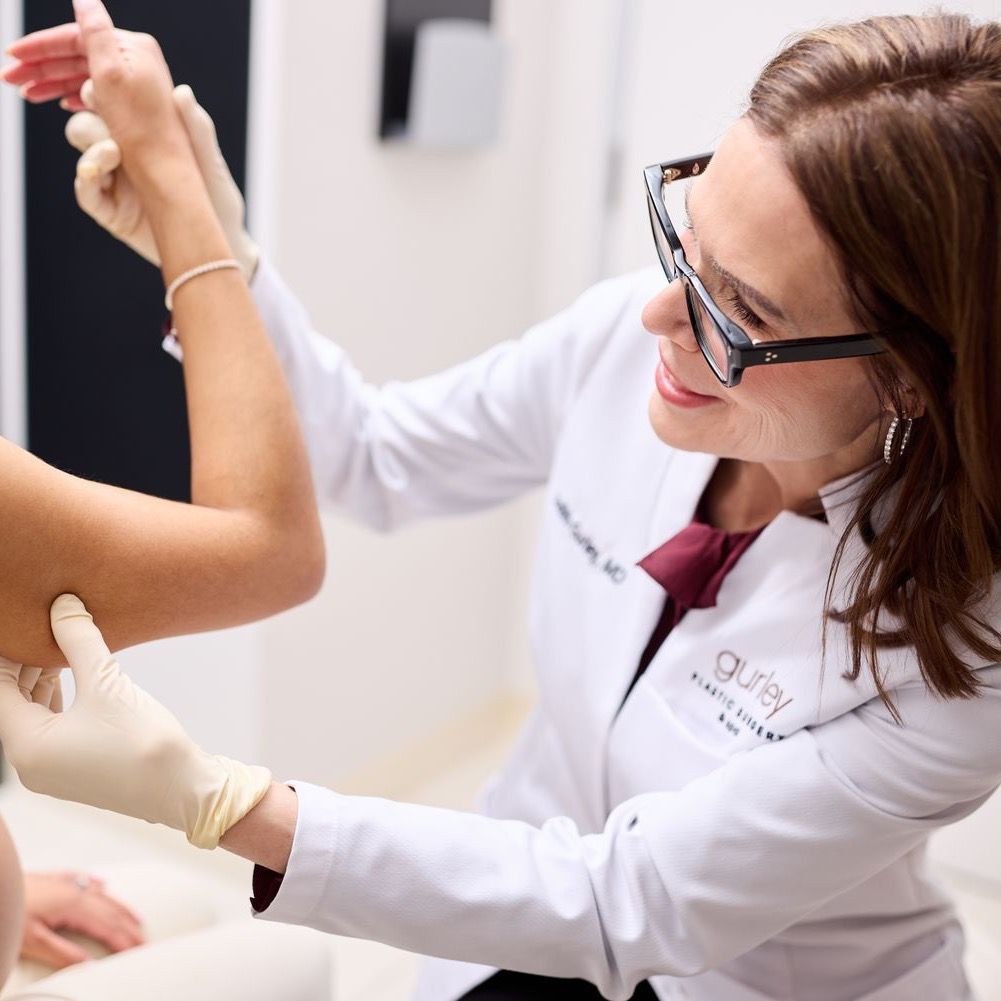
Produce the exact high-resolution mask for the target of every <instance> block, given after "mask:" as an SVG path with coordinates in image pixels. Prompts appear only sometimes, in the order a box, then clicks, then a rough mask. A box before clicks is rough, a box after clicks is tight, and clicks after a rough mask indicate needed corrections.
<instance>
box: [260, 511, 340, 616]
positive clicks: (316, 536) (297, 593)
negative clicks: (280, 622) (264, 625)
mask: <svg viewBox="0 0 1001 1001" xmlns="http://www.w3.org/2000/svg"><path fill="white" fill-rule="evenodd" d="M271 566H272V569H273V570H274V569H275V568H276V566H277V567H279V568H280V569H279V571H278V577H279V579H278V580H275V578H274V576H272V582H273V584H274V585H275V588H276V591H277V593H276V594H275V597H276V598H277V599H279V600H280V603H281V605H282V607H283V608H292V607H294V606H295V605H301V604H304V603H305V602H307V601H309V600H310V599H311V598H315V597H316V595H317V594H318V593H319V591H320V588H321V587H322V586H323V581H324V578H325V576H326V573H327V547H326V544H325V543H324V540H323V532H322V531H321V530H320V527H319V525H317V526H316V529H315V531H310V532H308V533H297V534H296V536H295V538H294V539H293V540H291V541H290V542H289V543H287V544H286V545H285V546H284V547H283V552H282V557H281V559H280V560H279V561H277V563H276V564H274V563H273V564H271ZM269 576H270V575H269Z"/></svg>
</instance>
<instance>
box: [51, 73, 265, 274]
mask: <svg viewBox="0 0 1001 1001" xmlns="http://www.w3.org/2000/svg"><path fill="white" fill-rule="evenodd" d="M90 95H91V88H90V84H89V81H88V83H86V84H84V86H83V89H82V91H81V97H82V99H83V101H84V103H85V104H88V106H89V105H90V104H91V96H90ZM174 102H175V104H176V105H177V108H178V110H179V111H180V113H181V119H182V120H183V122H184V124H185V127H186V128H187V130H188V135H189V136H190V138H191V145H192V147H193V148H194V151H195V159H196V160H197V161H198V166H199V168H200V170H201V172H202V177H203V178H204V179H205V186H206V187H207V188H208V193H209V197H210V198H211V199H212V204H213V205H214V206H215V210H216V214H217V215H218V216H219V221H220V223H221V224H222V228H223V231H224V232H225V234H226V239H227V240H228V241H229V246H230V249H231V250H232V252H233V256H234V257H235V258H236V260H238V261H239V262H240V267H241V268H242V269H243V274H244V277H245V278H246V279H247V281H248V282H249V281H250V280H251V278H253V276H254V272H255V271H256V270H257V262H258V260H259V259H260V250H259V248H258V246H257V244H256V243H254V241H253V240H252V239H251V237H250V234H249V233H248V232H247V230H246V227H245V217H246V206H245V204H244V200H243V195H242V194H241V193H240V189H239V188H238V187H237V185H236V181H234V180H233V175H232V174H231V173H230V170H229V167H228V166H227V165H226V160H225V159H224V158H223V155H222V150H221V149H220V148H219V139H218V137H217V135H216V128H215V123H214V122H213V121H212V118H211V116H210V115H209V113H208V112H207V111H206V110H205V109H204V108H203V107H202V106H201V105H200V104H199V103H198V101H197V100H196V99H195V95H194V92H193V91H192V89H191V88H190V87H189V86H188V85H187V84H184V85H182V86H180V87H177V88H175V89H174ZM66 138H67V139H68V140H69V142H70V143H71V144H72V145H73V146H74V147H75V148H76V149H78V150H80V152H81V153H82V154H83V155H82V156H81V157H80V159H79V161H78V162H77V169H76V182H75V190H76V200H77V202H78V203H79V205H80V208H82V209H83V210H84V212H86V213H87V214H88V215H89V216H90V217H91V218H92V219H94V220H95V221H96V222H97V223H98V224H99V225H100V226H103V227H104V228H105V229H106V230H108V232H109V233H111V235H112V236H114V237H117V238H118V239H119V240H121V241H122V242H123V243H124V244H126V245H127V246H129V247H131V248H132V249H133V250H134V251H135V252H136V253H137V254H139V255H141V256H142V257H145V258H146V260H147V261H149V262H150V263H151V264H155V265H157V266H159V264H160V254H159V251H158V250H157V246H156V241H155V240H154V239H153V231H152V229H151V228H150V225H149V222H148V220H147V219H146V216H145V214H144V212H143V207H142V202H141V201H140V199H139V196H138V195H137V194H136V191H135V189H134V188H133V186H132V184H131V182H130V181H129V178H128V175H127V174H126V172H125V171H124V170H123V169H122V167H121V163H122V154H121V150H120V149H119V148H118V144H117V143H116V142H115V140H114V139H112V138H111V137H110V135H109V133H108V127H107V126H106V125H105V124H104V122H103V120H102V119H101V118H100V117H99V116H98V115H96V114H95V113H94V112H93V111H78V112H77V113H76V114H75V115H73V116H72V117H71V118H70V119H69V121H68V122H67V123H66Z"/></svg>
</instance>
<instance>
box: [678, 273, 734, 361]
mask: <svg viewBox="0 0 1001 1001" xmlns="http://www.w3.org/2000/svg"><path fill="white" fill-rule="evenodd" d="M685 298H686V299H687V300H688V315H689V316H690V317H691V321H692V327H693V329H694V330H695V336H696V337H697V338H698V341H699V346H700V347H701V348H702V353H703V354H704V355H705V356H706V360H707V361H708V362H709V363H710V365H712V367H713V368H714V369H715V370H716V374H717V376H718V377H719V378H721V379H725V378H726V374H727V345H726V340H725V339H724V337H723V332H722V331H721V330H720V329H719V326H718V325H717V324H716V321H715V320H713V318H712V317H711V316H710V315H709V313H708V312H706V308H705V306H703V305H702V300H701V299H700V298H699V296H698V294H697V293H696V291H695V289H693V288H692V286H691V285H690V284H689V283H688V282H685Z"/></svg>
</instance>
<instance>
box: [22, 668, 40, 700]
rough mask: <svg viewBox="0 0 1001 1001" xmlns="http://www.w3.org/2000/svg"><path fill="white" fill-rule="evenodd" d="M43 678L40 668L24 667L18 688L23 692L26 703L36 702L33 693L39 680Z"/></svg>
mask: <svg viewBox="0 0 1001 1001" xmlns="http://www.w3.org/2000/svg"><path fill="white" fill-rule="evenodd" d="M41 676H42V669H41V668H40V667H22V668H21V672H20V674H19V675H18V678H17V687H18V688H19V689H20V690H21V694H22V695H23V696H24V700H25V702H34V701H35V700H34V698H33V693H34V690H35V685H36V684H37V682H38V679H39V678H40V677H41Z"/></svg>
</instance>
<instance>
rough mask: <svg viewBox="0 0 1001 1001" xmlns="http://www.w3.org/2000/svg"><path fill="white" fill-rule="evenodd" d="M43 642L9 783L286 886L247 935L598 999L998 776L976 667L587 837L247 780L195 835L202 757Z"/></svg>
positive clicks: (982, 793) (57, 613)
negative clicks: (306, 929) (217, 817)
mask: <svg viewBox="0 0 1001 1001" xmlns="http://www.w3.org/2000/svg"><path fill="white" fill-rule="evenodd" d="M53 629H54V630H55V632H56V635H57V637H58V638H59V640H60V643H61V645H62V646H63V647H64V649H65V651H66V654H67V657H68V659H69V661H70V663H71V665H72V667H73V669H74V674H75V675H76V681H77V689H78V691H83V692H85V693H87V694H86V698H85V701H84V703H83V704H81V705H74V706H73V707H72V708H71V709H70V710H69V711H68V712H67V713H65V714H63V715H62V716H53V715H52V714H50V713H49V712H48V711H47V710H45V709H44V707H43V706H42V705H40V704H33V703H32V702H31V701H30V700H29V701H26V700H25V697H24V696H23V695H22V694H21V693H20V692H19V691H18V687H17V684H18V678H17V676H16V672H12V671H9V670H8V671H6V672H4V671H0V735H2V736H3V738H4V742H5V746H6V747H7V748H8V751H9V753H10V755H11V759H12V761H13V763H14V766H15V767H16V768H17V769H18V771H19V773H20V775H21V778H22V780H23V781H24V782H25V783H26V784H27V785H28V786H29V787H30V788H34V789H36V790H38V791H40V792H45V793H49V794H51V795H56V796H63V797H66V798H73V799H80V800H82V801H84V802H88V803H91V804H92V805H96V806H101V807H105V808H108V809H114V810H118V811H119V812H123V813H128V814H130V815H133V816H140V817H143V818H145V819H147V820H153V821H157V822H160V823H165V824H168V825H171V826H174V827H177V828H180V829H183V830H186V832H187V833H188V836H189V838H191V840H193V841H195V842H196V843H201V844H203V845H208V844H212V843H215V841H216V840H218V838H219V837H220V836H221V838H222V841H221V843H222V845H223V846H224V847H226V848H227V849H228V850H230V851H233V852H235V853H237V854H239V855H242V856H244V857H246V858H249V859H251V860H253V861H255V862H258V863H260V864H262V865H264V866H266V867H268V868H270V869H272V870H276V871H279V872H285V876H284V881H283V884H282V886H281V889H280V890H279V892H278V895H277V897H276V898H275V900H274V902H273V903H272V904H271V905H270V906H269V907H268V908H267V910H266V911H265V912H264V916H265V917H267V918H268V919H273V920H278V921H284V922H288V923H295V924H305V925H310V926H312V927H315V928H319V929H321V930H324V931H328V932H332V933H334V934H338V935H348V936H353V937H357V938H369V939H375V940H378V941H381V942H385V943H388V944H391V945H394V946H398V947H400V948H404V949H408V950H411V951H414V952H420V953H425V954H429V955H437V956H443V957H446V958H451V959H457V960H464V961H467V962H473V963H482V964H485V965H488V966H497V967H500V968H504V969H511V970H520V971H524V972H530V973H538V974H545V975H549V976H556V977H580V978H583V979H586V980H588V981H590V982H591V983H593V984H595V985H596V986H597V987H598V988H599V990H600V991H601V992H602V994H603V995H604V996H605V997H608V998H628V997H630V996H631V995H632V993H633V990H634V988H635V987H636V985H637V984H638V983H639V982H640V981H642V980H644V979H646V978H648V977H651V976H656V975H657V974H668V975H673V976H690V975H695V974H698V973H700V972H702V971H705V970H708V969H712V968H716V967H719V966H721V965H723V964H725V963H727V962H728V961H729V960H731V959H734V958H735V957H737V956H740V955H742V954H743V953H745V952H747V951H748V950H750V949H752V948H754V947H755V946H756V945H758V944H760V943H761V942H764V941H766V940H767V939H770V938H772V937H773V936H775V935H776V934H778V933H779V932H781V931H782V930H783V929H785V928H787V927H789V926H790V925H792V924H794V923H795V922H797V921H799V920H800V919H802V918H804V917H805V916H806V915H808V914H810V913H812V912H814V911H816V909H817V908H818V907H820V906H822V905H823V904H825V903H826V902H828V901H831V900H833V899H834V898H835V897H837V896H839V895H840V894H842V893H844V892H845V891H847V890H849V889H851V888H852V887H853V886H855V885H856V884H859V883H861V882H863V881H864V880H866V879H867V878H869V877H871V876H873V875H874V874H875V873H877V872H879V871H881V870H882V869H884V868H885V867H886V866H888V865H889V864H891V863H892V862H894V861H895V860H897V859H898V858H900V857H902V856H904V855H905V854H906V853H907V852H909V851H910V850H912V849H913V848H915V847H917V846H918V845H919V844H920V843H921V842H922V841H923V840H924V838H925V836H926V835H927V834H928V832H929V831H930V830H932V829H934V828H936V827H940V826H943V825H945V824H948V823H952V822H953V821H956V820H959V819H961V818H962V817H964V816H966V815H967V814H969V813H971V812H972V811H973V810H974V809H976V807H977V806H979V805H980V803H981V802H982V801H983V800H984V798H985V797H986V796H988V795H989V794H990V793H991V791H992V790H993V789H994V788H995V787H996V786H997V785H998V783H999V781H1001V745H999V744H998V742H997V740H996V739H995V736H996V720H997V716H998V712H999V708H1001V667H997V666H996V667H990V668H984V669H982V671H981V672H980V673H981V675H982V681H983V691H982V694H981V695H980V697H978V698H976V699H972V700H951V701H942V700H940V699H938V698H937V697H935V696H933V695H931V694H930V693H929V692H928V690H927V688H926V687H925V686H923V684H921V683H920V682H917V683H913V684H911V685H908V686H904V687H902V688H899V689H897V690H895V691H894V692H893V696H894V699H895V703H896V708H897V710H898V712H899V713H900V716H901V718H902V719H903V725H902V726H900V725H898V724H897V722H896V721H895V720H894V719H893V718H892V715H891V714H890V712H889V711H888V710H887V708H886V706H885V705H884V704H883V703H882V702H881V701H880V700H878V699H874V700H872V701H871V702H869V703H866V704H864V705H863V706H861V707H859V708H858V709H856V710H854V711H852V712H849V713H846V714H844V715H843V716H840V717H837V718H836V719H834V720H832V721H831V722H828V723H825V724H823V725H821V726H818V727H816V728H814V729H813V730H801V731H798V732H797V733H796V734H795V735H793V736H791V737H789V738H787V739H786V740H783V741H780V742H777V743H772V744H764V745H762V746H760V747H758V748H756V749H755V750H752V751H748V752H746V753H743V754H739V755H736V756H734V757H732V758H730V759H729V760H728V761H727V762H726V763H725V764H724V765H722V766H721V767H720V768H719V769H718V770H716V771H715V772H712V773H710V774H708V775H706V776H704V777H702V778H699V779H696V780H695V781H693V782H691V783H689V784H688V785H687V786H685V787H684V788H682V789H680V790H677V791H668V792H651V793H645V794H642V795H639V796H636V797H634V798H632V799H629V800H626V801H625V802H623V803H622V804H621V805H619V806H618V807H617V808H616V809H615V810H614V811H613V812H612V813H611V814H610V816H609V817H608V819H607V822H606V824H605V827H604V829H603V830H602V831H600V832H598V833H594V834H582V833H581V832H580V831H579V830H578V829H577V827H576V826H575V825H574V824H573V822H572V821H570V820H569V819H567V818H561V817H556V818H553V819H551V820H548V821H547V822H545V823H544V824H543V825H542V826H541V827H534V826H532V825H530V824H527V823H523V822H521V821H510V820H498V819H492V818H488V817H482V816H476V815H473V814H467V813H460V812H454V811H449V810H441V809H436V808H431V807H425V806H414V805H410V804H406V803H394V802H388V801H385V800H379V799H372V798H366V797H358V796H341V795H338V794H336V793H334V792H331V791H329V790H325V789H319V788H316V787H313V786H310V785H306V784H303V783H296V784H295V792H293V791H292V790H291V789H289V788H288V787H286V786H280V785H275V784H272V785H271V786H270V787H269V788H267V789H265V786H264V785H263V784H262V783H261V781H260V775H258V778H257V782H256V785H255V783H254V782H252V781H250V780H249V779H247V778H243V779H240V780H239V781H235V782H230V783H229V785H231V786H235V787H236V788H237V789H243V790H248V789H251V788H253V789H254V790H255V791H254V794H253V795H249V793H247V794H243V795H238V796H228V797H226V801H227V802H233V801H238V802H240V803H242V804H243V806H241V807H240V809H234V810H229V811H228V812H227V813H226V818H225V821H224V822H223V823H217V824H215V825H214V827H213V830H212V833H213V836H212V838H208V839H207V838H205V837H204V831H202V830H201V828H200V825H199V822H198V818H200V817H204V816H205V815H206V814H207V813H208V812H209V810H208V805H209V804H213V803H215V802H216V801H217V800H218V796H217V795H216V787H215V786H214V785H213V783H211V782H206V780H205V775H206V774H207V766H206V759H207V758H208V756H207V755H205V754H204V752H202V751H201V750H200V749H198V748H197V747H196V746H195V745H194V744H193V743H192V742H191V741H190V739H189V738H187V737H186V736H185V734H184V732H183V730H182V729H181V728H180V725H179V724H178V723H177V721H176V720H174V719H173V718H172V717H169V714H166V712H165V710H163V709H162V707H160V706H158V705H157V704H156V703H155V702H153V700H152V699H150V698H149V696H147V695H146V694H145V693H144V692H142V691H141V690H140V689H137V688H136V687H135V686H133V685H132V684H131V683H130V682H129V680H128V679H127V678H126V677H125V676H124V675H122V674H121V673H120V671H119V668H118V666H117V664H115V663H114V662H113V661H111V660H110V658H109V657H108V654H107V649H106V648H105V647H104V645H103V642H102V640H101V637H100V633H98V632H97V629H96V627H95V626H94V625H93V623H92V622H91V621H90V619H89V616H88V615H87V613H86V611H85V610H84V609H83V608H82V607H80V605H79V603H78V602H76V601H75V599H72V598H61V599H59V601H58V602H57V603H56V605H55V606H54V608H53ZM28 682H29V683H30V679H28ZM123 699H124V700H126V701H127V702H128V703H129V704H130V705H137V706H139V707H140V710H139V712H136V713H134V714H133V715H132V718H131V719H130V720H129V722H128V723H127V725H126V726H122V727H114V728H112V727H106V726H103V725H100V723H101V720H102V719H104V718H106V717H107V716H108V714H111V715H112V716H113V717H114V718H115V719H122V718H124V717H125V716H126V715H128V714H124V713H122V712H120V711H118V706H119V704H120V701H121V700H123ZM216 770H217V772H218V773H219V774H220V775H222V774H224V773H225V774H227V775H229V774H231V771H228V770H226V769H224V768H223V767H222V766H218V767H217V769H216ZM167 788H169V789H170V791H171V795H169V796H168V795H165V794H164V793H165V791H166V789H167ZM252 803H257V804H258V805H257V806H256V807H254V808H253V809H252V808H251V806H250V805H248V804H252ZM196 828H197V829H198V830H197V832H196V833H198V834H199V837H192V833H193V831H195V830H196ZM401 888H403V889H401Z"/></svg>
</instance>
